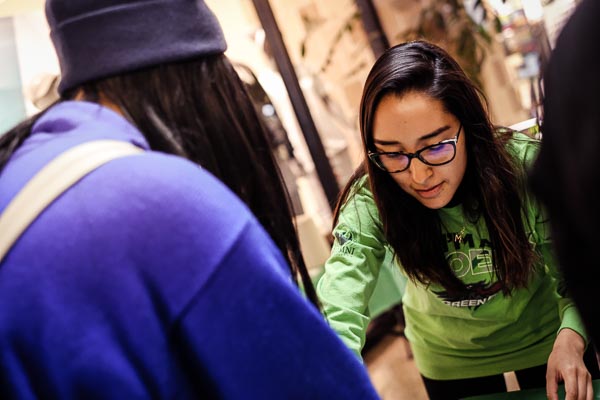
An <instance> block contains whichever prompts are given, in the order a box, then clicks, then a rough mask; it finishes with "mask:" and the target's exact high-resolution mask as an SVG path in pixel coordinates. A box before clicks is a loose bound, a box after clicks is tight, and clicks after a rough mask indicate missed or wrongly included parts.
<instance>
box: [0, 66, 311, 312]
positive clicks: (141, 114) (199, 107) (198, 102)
mask: <svg viewBox="0 0 600 400" xmlns="http://www.w3.org/2000/svg"><path fill="white" fill-rule="evenodd" d="M76 93H82V94H83V98H84V99H85V100H88V101H93V102H98V101H100V100H107V101H109V102H111V103H113V104H115V105H117V106H118V107H119V108H120V109H121V111H122V112H123V114H124V115H125V117H126V118H127V119H129V121H130V122H131V123H133V124H134V125H135V126H136V127H137V128H138V129H139V130H140V131H141V132H142V133H143V135H144V136H145V137H146V139H147V140H148V143H149V144H150V147H151V148H152V149H153V150H158V151H163V152H166V153H170V154H176V155H180V156H182V157H186V158H188V159H189V160H191V161H194V162H196V163H198V164H200V165H202V167H203V168H205V169H207V170H208V171H210V172H211V173H212V174H214V175H215V176H216V177H217V178H219V179H220V180H221V181H223V182H224V183H225V184H226V185H227V186H228V187H229V188H230V189H231V190H232V191H233V192H235V193H236V194H237V195H238V196H239V197H240V198H241V199H242V200H243V201H244V202H245V203H246V204H247V205H248V207H249V208H250V210H252V212H253V213H254V215H256V217H257V218H258V220H259V221H260V222H261V224H262V225H263V226H264V228H265V229H266V231H267V232H268V233H269V234H270V235H271V238H272V239H273V240H274V242H275V243H276V245H277V247H278V248H279V249H280V250H281V252H282V253H283V255H284V256H285V258H286V259H287V261H288V263H289V266H290V269H291V273H292V276H293V279H294V281H296V282H297V281H298V275H299V276H300V278H301V281H302V286H303V288H304V291H305V293H306V296H307V297H308V299H309V300H310V301H311V302H312V303H313V304H314V305H315V306H317V307H318V299H317V295H316V293H315V290H314V287H313V285H312V281H311V279H310V275H309V274H308V270H307V268H306V265H305V263H304V260H303V258H302V253H301V251H300V244H299V241H298V236H297V234H296V230H295V227H294V224H293V219H292V212H291V206H290V204H291V203H290V199H289V195H288V192H287V190H286V188H285V185H284V184H283V179H282V177H281V175H280V172H279V168H278V166H277V163H276V161H275V159H274V157H273V154H272V152H271V147H270V144H269V141H268V136H267V133H266V130H265V127H264V125H263V124H262V122H261V120H260V118H259V117H258V115H257V113H256V111H255V109H254V107H253V104H252V101H251V100H250V97H249V96H248V93H247V92H246V89H245V87H244V84H243V83H242V81H241V80H240V79H239V77H238V75H237V73H236V72H235V70H234V69H233V66H232V65H231V63H230V62H229V60H228V59H227V57H226V56H224V55H215V56H210V57H205V58H198V59H194V60H189V61H182V62H177V63H170V64H164V65H158V66H154V67H150V68H146V69H143V70H139V71H135V72H131V73H126V74H122V75H117V76H114V77H109V78H105V79H102V80H98V81H95V82H90V83H86V84H84V85H82V86H81V87H80V88H77V89H75V90H72V91H71V92H69V93H65V95H64V97H65V98H73V97H74V96H75V94H76ZM38 118H39V115H38V116H35V117H33V118H31V119H30V120H28V121H25V122H24V123H22V124H20V125H18V126H17V127H15V128H13V129H12V130H11V131H9V132H7V133H6V134H5V135H4V136H3V137H2V138H0V170H1V169H2V168H3V167H4V165H5V164H6V162H7V160H8V158H9V157H10V155H11V154H12V153H13V152H14V150H15V149H16V148H17V147H18V146H19V145H20V144H21V143H22V142H23V141H24V140H25V138H26V137H27V136H28V135H29V133H30V132H31V127H32V126H33V124H34V123H35V121H36V120H37V119H38Z"/></svg>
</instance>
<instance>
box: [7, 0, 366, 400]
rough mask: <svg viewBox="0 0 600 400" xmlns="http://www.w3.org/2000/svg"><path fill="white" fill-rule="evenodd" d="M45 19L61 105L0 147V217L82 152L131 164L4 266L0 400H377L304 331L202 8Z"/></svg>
mask: <svg viewBox="0 0 600 400" xmlns="http://www.w3.org/2000/svg"><path fill="white" fill-rule="evenodd" d="M46 14H47V18H48V22H49V25H50V29H51V36H52V40H53V43H54V46H55V48H56V52H57V55H58V58H59V61H60V65H61V75H62V76H61V83H60V85H59V88H58V91H59V93H60V95H61V98H60V100H59V101H58V102H57V103H55V104H53V105H51V106H50V107H49V108H48V109H47V110H45V111H43V112H41V113H40V114H38V115H36V116H34V117H32V118H31V119H29V120H26V121H24V122H23V123H21V124H20V125H18V126H16V127H15V128H14V129H12V130H10V131H9V132H7V133H5V134H4V135H3V136H2V137H1V138H0V171H1V172H0V212H1V211H2V210H5V209H6V208H7V206H8V205H9V204H10V202H11V200H12V199H13V198H14V197H15V196H16V194H17V193H19V191H20V190H21V188H23V187H24V186H25V185H26V183H27V182H28V181H29V180H30V179H31V178H32V177H33V176H34V175H35V174H36V173H37V172H38V171H40V170H41V169H42V168H43V167H44V166H46V165H47V164H48V163H49V162H50V161H51V160H53V159H55V158H56V157H57V156H59V155H61V154H63V153H64V152H65V151H67V150H69V149H72V148H74V147H75V146H78V145H80V144H82V143H88V142H94V141H98V140H111V141H117V142H119V141H120V142H126V143H132V144H134V145H135V146H137V147H139V148H141V149H142V150H143V151H142V152H141V153H140V154H138V155H135V156H133V155H132V156H128V157H122V158H118V159H115V160H113V161H111V162H108V163H107V164H105V165H102V166H100V167H99V168H97V169H96V170H93V171H92V172H91V173H89V174H88V175H86V176H84V177H83V178H82V179H81V180H79V181H78V182H76V183H75V184H74V185H73V186H72V187H70V188H68V189H67V190H66V192H64V193H63V194H62V195H61V196H60V197H58V198H57V199H56V200H55V201H54V202H53V203H51V204H50V205H49V206H48V207H47V208H46V209H45V211H44V212H43V213H41V215H40V216H39V217H38V218H37V219H35V220H34V221H33V223H32V224H31V225H30V226H29V227H28V229H27V230H25V231H24V233H23V234H22V236H20V237H19V238H18V240H17V241H16V242H15V243H14V246H13V247H12V248H11V249H10V251H9V252H8V253H7V254H6V256H5V258H4V260H3V261H1V263H0V397H2V398H19V399H26V398H37V397H51V398H91V397H93V398H198V397H200V398H232V399H250V398H254V399H259V398H260V399H284V398H327V399H333V398H344V399H348V398H356V399H365V398H376V397H377V396H376V394H375V392H374V389H373V387H372V386H371V384H370V382H369V379H368V376H367V374H366V372H365V370H364V368H363V366H362V365H360V362H359V361H358V360H356V358H355V357H354V356H353V355H352V354H351V352H349V351H348V349H347V348H346V347H345V346H344V345H343V344H342V342H341V341H340V340H339V339H338V338H337V337H336V335H335V333H334V332H332V331H331V330H330V329H329V328H328V326H327V325H326V323H325V321H323V318H322V317H321V315H320V314H319V312H318V308H317V304H318V302H317V299H316V296H315V292H314V289H313V288H312V286H311V283H310V277H309V275H308V273H307V271H306V267H305V265H304V262H303V260H302V255H301V253H300V249H299V245H298V239H297V237H296V233H295V230H294V226H293V223H292V218H291V212H290V208H289V203H288V199H287V196H286V192H285V188H284V186H283V184H282V181H281V178H280V176H279V175H278V170H277V167H276V164H275V162H274V160H273V157H272V154H271V150H270V147H269V144H268V140H267V138H266V135H265V130H264V128H263V126H262V125H261V123H260V122H259V119H258V117H257V115H256V113H255V111H254V108H253V106H252V103H251V101H250V99H249V97H248V94H247V92H246V91H245V90H244V88H243V84H242V82H241V81H240V79H239V77H238V76H237V74H236V73H235V71H234V69H233V67H232V65H231V64H230V62H229V61H228V59H227V58H226V57H225V56H224V54H223V52H224V51H225V48H226V43H225V40H224V37H223V33H222V31H221V28H220V26H219V23H218V21H217V20H216V18H215V16H214V15H213V14H212V12H211V11H210V10H209V9H208V8H207V6H206V5H205V3H204V2H203V1H198V0H157V1H149V0H123V1H119V0H102V1H99V0H93V1H92V0H84V1H82V0H72V1H69V0H48V1H47V2H46ZM213 175H214V176H216V177H217V178H218V179H220V180H221V181H222V182H223V183H225V185H226V186H228V187H229V189H231V191H233V193H235V194H237V195H238V196H239V198H240V199H241V200H242V201H243V203H245V204H246V205H247V207H248V208H249V209H250V210H248V208H246V206H245V205H244V204H243V203H242V202H240V201H239V199H238V198H236V196H235V195H234V194H233V193H231V192H230V191H229V190H228V189H227V187H226V186H225V185H222V184H221V183H220V182H219V181H218V180H217V179H215V178H214V176H213ZM250 211H251V212H253V213H254V214H255V215H256V217H257V219H258V221H257V220H256V219H255V218H254V217H253V216H252V214H251V212H250ZM0 218H1V217H0ZM259 222H260V224H262V227H261V225H260V224H259ZM263 227H264V229H265V230H266V233H265V231H264V230H263ZM267 233H268V234H270V236H271V238H272V240H271V239H270V238H269V236H268V235H267ZM0 240H2V237H0ZM297 276H300V277H301V279H302V283H303V286H304V289H305V291H306V295H307V297H308V298H309V300H310V302H312V303H313V304H312V305H311V304H310V303H309V302H308V301H307V300H306V299H305V298H304V296H303V295H302V294H301V293H300V291H299V290H298V288H297V286H296V285H295V284H294V283H295V282H296V279H297Z"/></svg>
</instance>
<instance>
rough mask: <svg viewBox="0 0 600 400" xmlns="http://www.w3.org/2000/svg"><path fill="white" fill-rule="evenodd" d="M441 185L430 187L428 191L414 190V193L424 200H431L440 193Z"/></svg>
mask: <svg viewBox="0 0 600 400" xmlns="http://www.w3.org/2000/svg"><path fill="white" fill-rule="evenodd" d="M442 183H443V182H442ZM442 183H440V184H437V185H435V186H432V187H430V188H429V189H425V190H419V189H415V192H417V194H418V195H419V196H421V197H423V198H425V199H431V198H433V197H435V196H437V195H438V194H439V193H440V192H441V190H442Z"/></svg>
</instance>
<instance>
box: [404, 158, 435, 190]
mask: <svg viewBox="0 0 600 400" xmlns="http://www.w3.org/2000/svg"><path fill="white" fill-rule="evenodd" d="M409 170H410V175H411V177H412V180H413V182H415V183H418V184H424V183H425V182H427V179H429V177H431V175H433V169H432V168H431V166H429V165H427V164H425V163H423V161H421V160H419V159H418V158H416V157H415V158H413V160H412V162H411V163H410V168H409Z"/></svg>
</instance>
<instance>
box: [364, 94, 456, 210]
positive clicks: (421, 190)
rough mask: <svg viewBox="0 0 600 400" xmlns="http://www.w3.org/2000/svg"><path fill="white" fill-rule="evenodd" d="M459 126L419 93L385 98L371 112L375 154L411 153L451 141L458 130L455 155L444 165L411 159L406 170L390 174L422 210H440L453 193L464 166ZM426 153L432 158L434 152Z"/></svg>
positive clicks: (437, 101) (433, 101) (452, 117)
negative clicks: (372, 112)
mask: <svg viewBox="0 0 600 400" xmlns="http://www.w3.org/2000/svg"><path fill="white" fill-rule="evenodd" d="M460 127H461V123H460V121H459V120H458V119H457V118H456V117H455V116H454V115H452V114H450V113H449V112H448V111H446V110H445V109H444V106H443V104H442V102H440V101H439V100H436V99H433V98H431V97H429V96H427V95H425V94H423V93H419V92H409V93H406V94H404V95H403V96H401V97H398V96H396V95H389V96H386V97H384V98H383V99H382V100H381V102H380V103H379V105H378V107H377V110H376V111H375V119H374V121H373V140H374V144H375V151H376V152H382V151H383V152H398V151H400V152H405V153H415V152H417V151H419V150H421V149H422V148H424V147H426V146H431V145H435V144H437V143H439V142H441V141H443V140H448V139H452V138H455V137H456V135H457V133H458V131H459V129H460V134H459V136H458V142H457V143H456V155H455V157H454V159H453V160H452V161H450V162H449V163H448V164H445V165H439V166H430V165H426V164H425V163H423V162H422V161H421V160H419V159H418V158H416V157H414V158H412V159H411V161H410V166H409V167H408V169H407V170H405V171H402V172H397V173H391V174H390V175H391V176H392V178H393V179H394V180H395V181H396V182H397V183H398V185H400V187H401V188H402V190H404V191H405V192H406V193H408V194H409V195H411V196H412V197H414V198H415V199H417V200H418V201H419V202H420V203H421V204H423V205H424V206H425V207H428V208H431V209H438V208H442V207H444V206H445V205H446V204H448V203H449V202H450V200H451V199H452V197H453V196H454V193H456V190H457V189H458V187H459V185H460V183H461V181H462V179H463V176H464V175H465V170H466V167H467V154H466V147H465V133H464V128H462V129H461V128H460ZM429 153H431V154H434V156H435V149H434V150H433V151H432V152H429ZM421 154H422V155H423V156H425V155H426V154H427V153H421ZM434 156H432V157H434ZM426 158H427V159H428V157H426Z"/></svg>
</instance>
